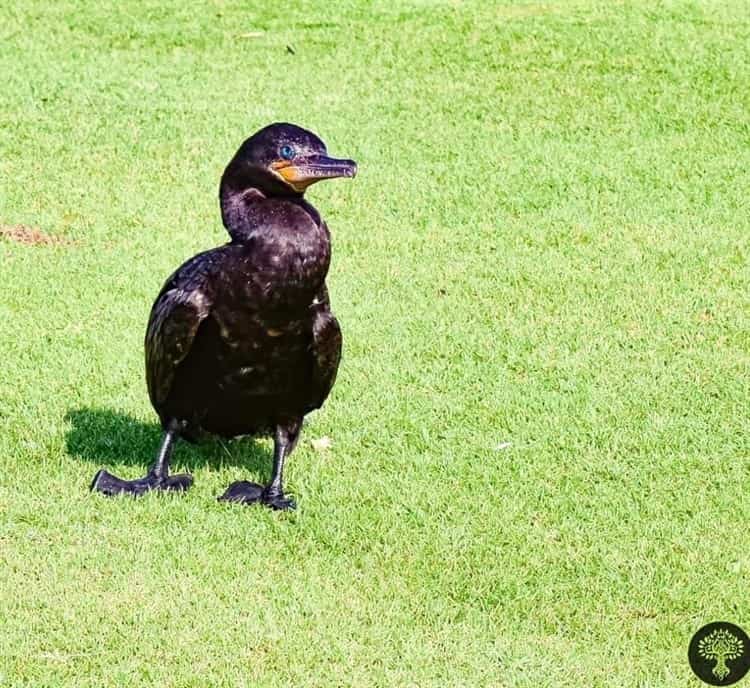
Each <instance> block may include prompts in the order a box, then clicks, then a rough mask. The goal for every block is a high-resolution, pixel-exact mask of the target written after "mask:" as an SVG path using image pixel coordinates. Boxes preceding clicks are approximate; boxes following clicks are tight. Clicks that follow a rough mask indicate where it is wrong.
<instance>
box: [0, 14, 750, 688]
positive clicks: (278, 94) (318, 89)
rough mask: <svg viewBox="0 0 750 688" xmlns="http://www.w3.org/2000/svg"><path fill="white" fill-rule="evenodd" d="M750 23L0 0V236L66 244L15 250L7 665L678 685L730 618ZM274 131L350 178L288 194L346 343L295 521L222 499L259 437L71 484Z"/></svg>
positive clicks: (105, 671) (4, 632)
mask: <svg viewBox="0 0 750 688" xmlns="http://www.w3.org/2000/svg"><path fill="white" fill-rule="evenodd" d="M256 32H260V33H259V34H256ZM287 45H289V46H291V47H292V48H293V50H294V54H292V53H290V52H289V51H288V50H287V48H286V46H287ZM748 45H750V10H749V9H748V7H747V4H746V3H745V2H743V1H742V0H735V1H734V2H718V1H717V2H709V1H705V2H697V1H687V0H685V1H683V0H663V1H660V2H652V1H651V0H629V1H627V2H611V1H610V0H606V1H604V0H602V1H599V0H574V1H570V2H565V1H562V0H559V1H557V2H521V3H510V2H501V3H494V2H487V1H486V0H482V1H480V0H477V1H468V0H467V1H466V2H461V1H458V0H456V1H449V0H444V1H441V0H398V1H395V0H394V1H392V0H388V1H387V2H386V0H378V1H376V2H372V3H365V2H354V0H348V1H347V0H341V1H336V2H334V1H333V0H332V1H330V2H326V3H317V2H312V1H311V0H310V1H307V2H292V1H290V2H286V3H279V2H270V1H268V2H258V3H244V2H238V1H236V0H216V1H215V2H199V3H179V2H171V3H169V4H167V3H164V2H162V1H161V0H159V2H157V1H156V0H149V1H148V2H142V3H134V2H125V3H122V2H120V3H115V2H106V3H93V2H91V3H83V2H76V1H75V0H64V1H61V2H57V3H52V4H50V3H45V2H37V3H32V2H25V1H24V0H21V1H20V2H16V3H4V4H3V6H2V8H1V9H0V74H2V75H3V79H4V85H3V89H2V90H3V97H2V99H0V180H1V182H0V223H3V224H5V225H14V224H27V225H32V226H36V227H39V228H41V229H42V230H43V231H45V232H47V233H48V234H50V235H52V236H55V237H59V238H62V239H65V240H66V241H67V243H65V244H61V245H56V246H25V245H20V244H17V243H13V242H10V241H7V240H0V279H1V282H0V284H1V285H2V291H0V322H1V323H2V325H1V326H0V353H1V354H2V367H1V372H0V566H1V568H0V686H3V687H4V686H33V687H34V688H39V687H46V686H50V687H57V686H70V687H71V688H72V687H75V688H87V687H91V688H107V687H110V686H111V687H115V686H117V687H119V686H123V685H138V686H175V687H178V686H179V687H188V686H195V687H197V686H201V687H202V686H222V687H223V686H253V687H255V686H299V687H301V686H315V687H318V686H320V687H323V688H329V687H333V686H362V687H373V686H394V687H398V688H401V687H405V686H418V687H420V688H423V687H432V686H435V687H440V688H446V687H447V688H451V687H459V686H461V687H466V688H477V687H480V686H502V687H511V686H512V687H514V688H516V687H517V688H527V687H528V688H532V687H533V688H538V687H547V686H549V687H550V688H552V687H554V688H562V687H568V686H570V687H573V686H575V687H580V686H587V687H595V688H596V687H604V686H607V687H610V686H615V687H619V686H628V687H636V686H638V687H641V688H646V687H654V688H656V687H659V688H662V687H665V688H672V687H678V686H679V687H683V686H686V685H695V686H697V685H698V681H697V679H695V678H694V677H692V675H691V673H690V669H689V667H688V666H687V662H686V653H687V644H688V641H689V639H690V636H691V635H692V633H693V632H694V631H695V630H697V629H698V627H699V626H701V625H703V624H704V623H707V622H709V621H713V620H717V619H723V620H729V621H734V622H736V623H739V624H740V625H743V624H744V625H745V627H746V628H747V627H750V597H749V596H748V594H747V587H748V579H749V578H750V531H749V530H748V522H750V500H749V499H748V495H747V485H748V479H749V478H750V476H749V475H748V459H749V458H750V434H749V433H748V399H749V396H750V296H749V295H750V269H749V268H748V259H749V258H750V232H749V230H750V195H749V194H748V189H749V188H750V124H749V122H750V115H749V112H750V57H749V53H748V50H747V46H748ZM275 120H286V121H293V122H297V123H300V124H302V125H304V126H307V127H309V128H312V129H313V130H315V131H317V132H318V133H320V135H321V136H322V137H323V138H324V139H325V140H326V141H327V143H328V144H329V150H330V151H331V152H332V154H334V155H340V156H346V157H352V158H354V159H356V160H357V161H358V163H359V166H360V174H359V176H358V177H357V179H356V180H354V181H353V182H336V183H334V182H331V183H326V184H320V185H318V186H316V187H314V189H313V190H312V191H311V193H310V194H309V196H310V198H311V200H312V201H313V203H315V204H316V205H317V207H318V208H319V209H320V210H321V212H322V214H323V215H324V217H325V218H326V219H327V220H328V223H329V225H330V227H331V230H332V233H333V236H334V259H333V265H332V269H331V273H330V278H329V286H330V289H331V294H332V299H333V303H334V308H335V311H336V313H337V315H338V316H339V319H340V321H341V323H342V327H343V330H344V340H345V352H344V359H343V364H342V369H341V371H340V374H339V380H338V383H337V385H336V387H335V389H334V392H333V394H332V396H331V398H330V399H329V402H328V404H327V405H326V406H325V407H324V409H323V410H322V411H321V412H318V414H317V415H315V416H313V417H311V418H310V420H309V422H308V424H307V426H306V431H305V433H304V439H303V441H302V443H301V445H300V447H299V449H298V450H297V451H296V453H295V454H294V456H293V457H292V459H291V461H290V465H289V469H288V475H287V478H288V485H289V488H290V490H291V491H292V492H294V493H295V494H296V496H297V498H298V502H299V510H298V512H297V513H295V514H294V515H281V514H277V513H272V512H269V511H266V510H261V509H243V508H239V507H231V506H226V505H220V504H218V503H217V502H216V501H215V497H216V495H218V494H220V493H221V492H222V491H223V490H224V488H225V487H226V485H227V484H228V483H229V482H231V481H233V480H237V479H241V478H254V479H259V478H263V479H265V478H267V476H268V474H269V472H270V455H269V445H268V444H267V442H259V443H255V444H254V443H253V442H251V441H239V442H233V443H229V444H227V445H226V446H222V445H220V444H218V443H209V444H206V445H204V446H201V447H197V448H194V447H187V446H181V447H180V448H179V449H178V452H177V453H176V456H175V466H176V468H177V469H178V470H179V469H184V468H188V469H190V470H192V471H193V472H194V474H195V477H196V484H195V486H194V488H193V490H192V491H191V492H190V493H189V494H188V495H187V496H185V497H164V496H156V495H155V496H148V497H147V498H144V499H142V500H140V501H131V500H127V499H123V500H112V501H108V500H105V499H103V498H100V497H98V496H91V495H89V493H88V491H87V488H88V482H89V480H90V479H91V477H92V475H93V473H94V471H95V470H96V469H97V468H99V467H100V466H106V467H108V468H109V469H110V470H112V471H113V472H116V473H119V474H121V475H125V476H128V477H134V476H136V475H139V474H141V473H142V472H143V469H144V467H145V465H146V464H147V463H148V462H149V461H150V460H151V458H152V456H153V453H154V451H155V449H156V447H157V444H158V441H159V430H158V427H157V424H156V418H155V415H154V413H153V411H152V410H151V408H150V406H149V403H148V398H147V394H146V389H145V383H144V380H143V350H142V338H143V333H144V328H145V323H146V319H147V317H148V312H149V308H150V306H151V303H152V300H153V298H154V297H155V295H156V293H157V291H158V289H159V288H160V286H161V284H162V283H163V281H164V279H165V278H166V277H167V275H168V274H169V273H170V272H171V271H172V269H173V268H174V267H176V266H177V265H178V264H179V263H181V262H182V261H183V260H184V259H185V258H187V257H188V256H190V255H192V254H193V253H195V252H197V251H199V250H202V249H205V248H208V247H210V246H214V245H217V244H219V243H222V242H223V241H224V240H225V234H224V231H223V229H222V227H221V223H220V219H219V212H218V203H217V187H218V180H219V176H220V174H221V172H222V170H223V166H224V165H225V164H226V162H227V161H228V160H229V158H230V157H231V155H232V154H233V153H234V151H235V149H236V147H237V146H238V144H239V143H240V142H241V140H242V139H243V138H244V137H246V136H247V135H249V134H250V133H252V132H253V131H255V130H256V129H257V128H259V127H261V126H262V125H265V124H267V123H268V122H271V121H275ZM323 436H328V437H330V438H331V439H332V447H331V448H330V449H329V450H327V451H324V452H318V451H316V450H315V449H313V448H312V446H311V444H310V440H311V439H313V438H319V437H323ZM507 442H510V443H511V445H510V446H509V447H506V448H504V449H499V448H498V447H499V446H501V445H502V443H507Z"/></svg>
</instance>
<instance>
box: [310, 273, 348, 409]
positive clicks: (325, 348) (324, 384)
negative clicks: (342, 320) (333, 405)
mask: <svg viewBox="0 0 750 688" xmlns="http://www.w3.org/2000/svg"><path fill="white" fill-rule="evenodd" d="M316 301H318V303H315V304H313V306H312V307H313V308H316V309H317V312H316V314H315V318H314V320H313V341H312V354H313V378H312V379H313V388H314V393H313V405H312V408H320V407H321V406H322V405H323V402H324V401H325V400H326V398H327V397H328V395H329V393H330V392H331V388H332V387H333V383H334V382H336V373H337V372H338V369H339V362H340V361H341V328H340V327H339V321H338V320H336V318H335V317H334V315H333V313H331V308H330V303H329V301H328V290H327V289H326V288H325V287H323V291H322V293H321V294H320V296H319V297H318V299H316Z"/></svg>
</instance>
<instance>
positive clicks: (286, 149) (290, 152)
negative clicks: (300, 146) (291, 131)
mask: <svg viewBox="0 0 750 688" xmlns="http://www.w3.org/2000/svg"><path fill="white" fill-rule="evenodd" d="M279 153H280V154H281V157H282V158H284V160H291V159H292V158H293V157H294V148H292V147H291V146H282V147H281V150H280V151H279Z"/></svg>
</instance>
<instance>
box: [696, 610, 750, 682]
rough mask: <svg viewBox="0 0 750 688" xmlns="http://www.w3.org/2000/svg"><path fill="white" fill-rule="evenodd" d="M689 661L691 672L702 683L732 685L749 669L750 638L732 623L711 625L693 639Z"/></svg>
mask: <svg viewBox="0 0 750 688" xmlns="http://www.w3.org/2000/svg"><path fill="white" fill-rule="evenodd" d="M688 659H689V660H690V666H691V668H692V669H693V672H694V673H695V675H696V676H697V677H698V678H699V679H701V681H703V682H704V683H708V684H710V685H712V686H729V685H732V684H733V683H737V681H739V680H740V679H741V678H742V677H743V676H744V675H745V674H746V673H747V672H748V670H749V669H750V638H748V636H747V634H746V633H745V631H743V630H742V629H741V628H740V627H739V626H735V625H734V624H731V623H727V622H724V621H716V622H714V623H710V624H708V625H707V626H704V627H703V628H701V629H700V630H699V631H698V632H697V633H696V634H695V635H694V636H693V639H692V640H691V641H690V648H689V649H688Z"/></svg>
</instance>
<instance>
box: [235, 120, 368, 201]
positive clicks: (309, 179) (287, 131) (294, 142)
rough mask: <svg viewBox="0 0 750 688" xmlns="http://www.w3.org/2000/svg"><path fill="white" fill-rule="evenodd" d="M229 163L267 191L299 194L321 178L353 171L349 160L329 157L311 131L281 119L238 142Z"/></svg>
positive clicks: (338, 175)
mask: <svg viewBox="0 0 750 688" xmlns="http://www.w3.org/2000/svg"><path fill="white" fill-rule="evenodd" d="M232 166H234V167H235V168H236V169H237V172H239V173H241V174H243V175H247V176H248V177H249V178H251V179H252V181H253V183H254V184H255V185H257V187H258V188H259V189H260V190H261V191H264V192H270V193H284V192H285V191H286V192H287V193H293V194H303V193H304V192H305V190H306V189H307V187H308V186H310V185H311V184H314V183H315V182H319V181H321V180H323V179H334V178H336V177H354V175H356V174H357V163H355V162H354V161H353V160H343V159H339V158H332V157H330V156H329V155H328V152H327V150H326V146H325V144H324V143H323V141H321V140H320V139H319V138H318V137H317V136H316V135H315V134H313V133H312V132H311V131H307V129H303V128H302V127H298V126H296V125H294V124H285V123H276V124H270V125H269V126H267V127H264V128H263V129H261V130H260V131H258V132H256V133H255V134H253V135H252V136H251V137H250V138H249V139H247V140H246V141H245V142H244V143H243V144H242V146H240V149H239V150H238V151H237V154H236V155H235V156H234V159H233V161H232V162H231V163H230V168H231V167H232ZM230 168H227V171H229V169H230ZM225 174H226V173H225Z"/></svg>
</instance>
